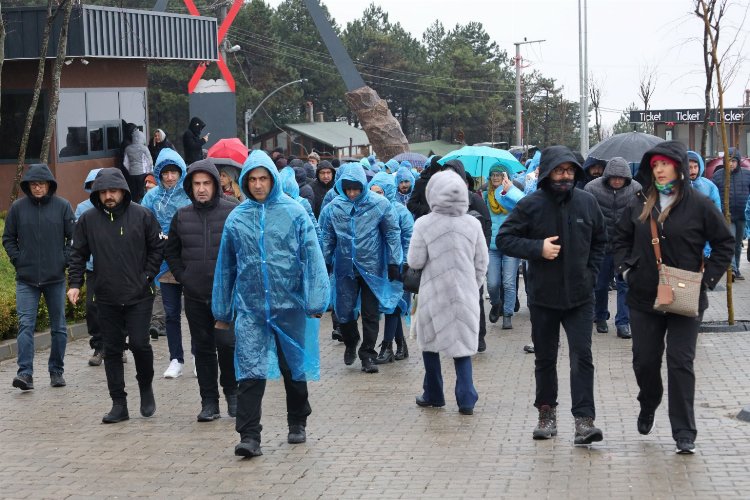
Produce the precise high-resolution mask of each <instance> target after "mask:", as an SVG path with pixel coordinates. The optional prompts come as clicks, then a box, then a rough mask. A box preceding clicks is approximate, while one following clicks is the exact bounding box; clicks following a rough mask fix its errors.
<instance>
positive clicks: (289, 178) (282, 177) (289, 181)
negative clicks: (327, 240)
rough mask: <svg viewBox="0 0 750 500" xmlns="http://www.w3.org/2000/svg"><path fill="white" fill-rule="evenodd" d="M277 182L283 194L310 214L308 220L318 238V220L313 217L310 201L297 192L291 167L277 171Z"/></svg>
mask: <svg viewBox="0 0 750 500" xmlns="http://www.w3.org/2000/svg"><path fill="white" fill-rule="evenodd" d="M279 182H281V189H282V191H284V194H286V195H287V196H289V197H290V198H291V199H293V200H294V201H296V202H297V203H299V204H300V205H301V206H302V208H304V209H305V212H307V215H309V216H310V222H312V224H313V226H315V234H316V235H318V239H320V228H319V227H318V220H317V219H316V218H315V214H314V213H313V209H312V206H311V205H310V202H309V201H307V200H306V199H305V198H303V197H302V196H300V194H299V184H297V178H296V175H295V172H294V170H292V169H291V168H285V169H283V170H282V171H281V172H279Z"/></svg>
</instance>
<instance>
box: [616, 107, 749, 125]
mask: <svg viewBox="0 0 750 500" xmlns="http://www.w3.org/2000/svg"><path fill="white" fill-rule="evenodd" d="M705 113H706V110H705V109H661V110H654V109H651V110H648V111H631V112H630V123H646V122H656V123H703V117H704V115H705ZM724 120H725V121H726V122H727V123H745V124H750V108H726V109H724ZM708 121H709V122H714V123H718V122H719V121H720V119H719V111H718V110H716V109H712V110H711V112H710V113H709V119H708Z"/></svg>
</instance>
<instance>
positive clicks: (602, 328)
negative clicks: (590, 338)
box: [594, 320, 609, 333]
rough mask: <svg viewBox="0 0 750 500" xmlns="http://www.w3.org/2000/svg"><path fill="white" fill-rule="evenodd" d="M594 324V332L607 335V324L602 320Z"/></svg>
mask: <svg viewBox="0 0 750 500" xmlns="http://www.w3.org/2000/svg"><path fill="white" fill-rule="evenodd" d="M594 323H596V331H597V333H607V332H609V327H608V326H607V322H606V321H604V320H598V321H595V322H594Z"/></svg>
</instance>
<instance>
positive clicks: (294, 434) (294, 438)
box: [286, 424, 307, 444]
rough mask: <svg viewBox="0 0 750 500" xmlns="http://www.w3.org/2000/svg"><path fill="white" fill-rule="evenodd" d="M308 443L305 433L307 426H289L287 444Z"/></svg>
mask: <svg viewBox="0 0 750 500" xmlns="http://www.w3.org/2000/svg"><path fill="white" fill-rule="evenodd" d="M305 441H307V433H306V432H305V426H304V425H300V424H293V425H290V426H289V434H288V435H287V437H286V442H287V443H289V444H300V443H304V442H305Z"/></svg>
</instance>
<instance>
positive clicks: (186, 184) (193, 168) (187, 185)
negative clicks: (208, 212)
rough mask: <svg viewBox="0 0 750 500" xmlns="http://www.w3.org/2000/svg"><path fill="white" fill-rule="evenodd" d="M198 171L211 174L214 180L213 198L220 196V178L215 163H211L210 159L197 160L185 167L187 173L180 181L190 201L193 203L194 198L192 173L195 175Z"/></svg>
mask: <svg viewBox="0 0 750 500" xmlns="http://www.w3.org/2000/svg"><path fill="white" fill-rule="evenodd" d="M198 172H205V173H207V174H208V175H210V176H211V178H212V179H213V180H214V197H213V199H214V200H215V199H217V198H219V197H220V196H221V180H220V178H219V170H218V169H217V168H216V165H214V164H213V162H212V161H211V160H198V161H196V162H194V163H191V164H190V166H189V167H188V169H187V174H186V175H185V178H184V179H183V181H182V188H183V189H184V190H185V193H186V194H187V195H188V197H189V198H190V201H192V202H193V203H195V202H196V201H195V198H194V197H193V175H195V174H196V173H198Z"/></svg>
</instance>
